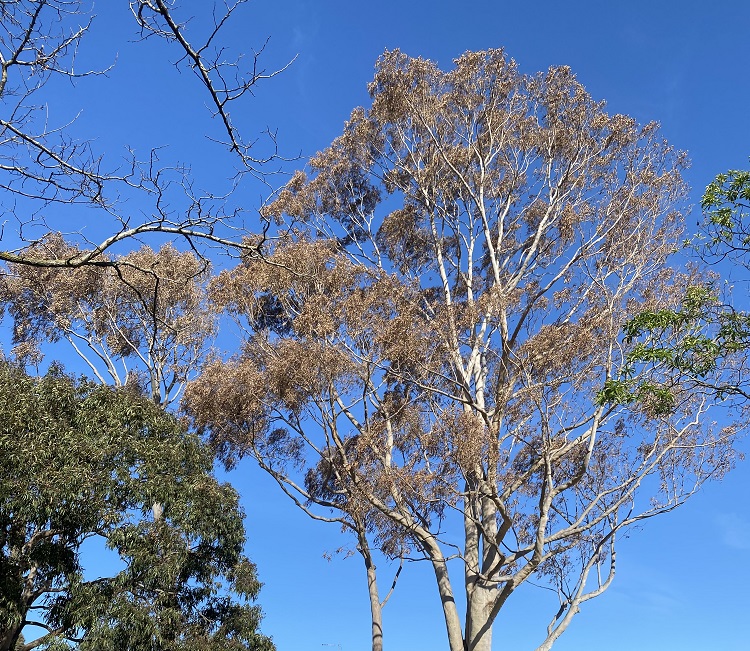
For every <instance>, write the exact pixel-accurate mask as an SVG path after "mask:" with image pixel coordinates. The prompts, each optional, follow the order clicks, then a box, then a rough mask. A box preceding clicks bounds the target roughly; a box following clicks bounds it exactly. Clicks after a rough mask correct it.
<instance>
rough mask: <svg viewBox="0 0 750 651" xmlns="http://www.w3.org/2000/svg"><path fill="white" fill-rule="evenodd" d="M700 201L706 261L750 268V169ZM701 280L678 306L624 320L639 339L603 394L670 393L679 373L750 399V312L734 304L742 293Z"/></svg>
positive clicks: (722, 181) (623, 398)
mask: <svg viewBox="0 0 750 651" xmlns="http://www.w3.org/2000/svg"><path fill="white" fill-rule="evenodd" d="M701 206H702V208H703V213H704V223H703V233H702V234H701V236H700V237H699V238H698V240H697V245H698V249H697V251H698V254H699V255H700V257H701V258H702V260H703V261H704V262H706V263H709V264H713V265H715V271H716V272H727V271H728V272H729V273H731V274H734V272H735V271H736V270H737V269H738V268H739V269H742V268H744V269H746V270H750V223H748V220H749V218H750V171H742V170H729V171H727V172H725V173H722V174H718V175H717V176H716V178H715V179H714V180H713V181H712V182H711V183H710V184H709V185H708V187H707V188H706V191H705V192H704V194H703V199H702V201H701ZM727 265H731V266H727ZM695 280H696V282H695V284H693V285H691V286H689V287H688V288H687V290H686V292H685V296H684V299H683V301H682V304H681V305H680V306H678V307H677V308H674V309H661V310H646V311H644V312H642V313H640V314H638V315H637V316H635V317H634V318H633V319H631V320H630V321H629V322H628V323H627V324H625V326H624V333H625V337H626V340H627V342H628V343H634V344H635V345H634V346H633V347H632V349H631V350H630V351H629V353H628V357H627V363H626V364H625V365H624V367H623V369H622V372H621V373H620V375H619V376H618V377H617V378H613V379H612V380H610V381H609V382H608V383H607V385H606V386H605V388H604V390H603V391H602V392H601V393H600V399H601V400H604V401H606V400H613V401H615V402H620V403H624V402H631V401H634V400H636V399H637V398H639V397H643V396H644V395H645V394H651V395H656V394H661V395H666V394H668V392H669V388H668V387H669V384H670V383H674V382H676V381H678V379H679V380H680V381H684V380H687V381H689V382H691V383H692V384H693V386H694V387H695V388H696V389H699V390H703V391H705V390H708V391H711V392H714V393H715V395H716V396H717V397H718V398H719V399H721V400H727V399H730V398H733V397H734V398H739V399H740V400H746V399H748V398H750V386H749V385H748V380H747V378H748V372H749V371H750V369H749V368H748V360H747V351H748V350H750V313H748V312H747V311H746V310H742V309H738V308H737V306H736V304H735V305H733V304H732V303H733V302H734V301H736V300H737V298H738V297H737V296H731V295H729V296H726V295H723V294H722V292H720V291H718V289H717V287H716V284H715V283H712V282H706V281H705V280H702V279H700V278H696V279H695ZM730 291H731V288H730ZM644 368H650V370H651V371H652V372H654V373H656V372H663V371H666V372H667V378H668V379H664V378H662V381H661V382H660V383H655V382H653V381H651V380H645V381H644V380H643V379H642V378H641V379H640V380H638V381H636V380H635V379H634V377H635V374H636V373H637V370H638V369H641V370H642V369H644ZM665 408H668V405H666V404H665Z"/></svg>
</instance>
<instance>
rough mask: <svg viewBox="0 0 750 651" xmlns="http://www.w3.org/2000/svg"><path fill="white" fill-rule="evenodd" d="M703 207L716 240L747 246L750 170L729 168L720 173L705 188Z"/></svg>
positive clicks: (748, 240)
mask: <svg viewBox="0 0 750 651" xmlns="http://www.w3.org/2000/svg"><path fill="white" fill-rule="evenodd" d="M701 207H702V208H703V212H704V214H705V216H706V219H707V226H708V227H709V228H711V230H712V231H713V240H712V241H713V242H714V243H717V242H725V243H728V244H730V245H740V246H746V245H748V244H750V238H749V237H748V234H747V233H746V231H745V229H746V228H747V226H746V224H745V223H744V220H745V217H746V211H747V210H748V208H750V171H743V170H729V171H728V172H726V173H724V174H719V175H717V177H716V178H715V179H714V181H713V182H712V183H711V184H710V185H709V186H708V187H707V188H706V191H705V193H704V194H703V199H702V201H701Z"/></svg>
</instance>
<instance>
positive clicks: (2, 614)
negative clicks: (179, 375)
mask: <svg viewBox="0 0 750 651" xmlns="http://www.w3.org/2000/svg"><path fill="white" fill-rule="evenodd" d="M211 470H212V461H211V456H210V455H209V454H208V453H207V452H206V450H205V449H204V446H203V445H202V444H201V443H200V441H199V440H198V439H197V438H196V437H195V436H193V435H191V434H189V433H187V432H186V431H185V429H184V427H183V426H182V425H181V423H180V422H179V421H178V420H177V419H176V418H175V417H173V416H172V415H170V414H167V413H166V412H164V411H163V410H162V409H160V408H159V407H157V406H156V405H155V404H153V403H152V402H151V401H149V400H148V399H146V398H144V397H143V396H141V395H139V394H138V393H137V392H133V391H130V390H127V389H112V388H110V387H105V386H95V385H93V384H91V383H88V382H85V381H81V380H74V379H72V378H71V377H69V376H67V375H65V374H64V373H63V372H62V370H61V369H59V368H53V369H51V370H50V371H49V373H48V374H47V375H46V376H44V377H41V378H34V377H30V376H29V375H27V374H26V373H25V372H24V371H23V370H21V369H20V368H18V367H15V366H13V365H12V364H10V363H8V362H5V361H2V362H0V477H2V481H0V650H2V651H5V650H7V649H13V648H14V646H15V645H16V643H17V642H18V640H19V639H20V638H19V636H20V633H21V631H22V630H24V627H28V626H29V625H30V624H32V623H36V624H37V625H39V626H41V627H43V628H44V629H46V630H47V634H46V635H44V636H43V637H42V638H40V637H39V633H38V632H37V633H36V634H32V633H34V631H35V629H29V628H26V629H25V637H26V640H27V641H26V642H25V644H23V645H22V646H20V647H19V648H21V649H24V650H28V649H32V648H35V647H39V648H70V644H71V643H72V644H74V645H76V648H79V649H81V650H82V651H83V650H93V649H97V651H105V650H109V649H111V650H113V651H114V650H117V651H127V650H132V651H136V650H141V649H144V650H145V649H148V650H149V651H156V650H162V649H164V650H167V649H169V650H177V649H188V648H190V649H197V648H200V649H209V650H219V649H227V650H229V649H258V650H261V649H263V650H266V649H273V644H272V643H271V641H270V640H269V639H268V638H266V637H264V636H262V635H261V634H259V633H258V631H257V627H258V624H259V621H260V618H261V612H260V609H259V607H258V606H254V605H251V604H249V603H248V601H249V600H252V599H254V598H255V596H256V595H257V593H258V590H259V588H260V583H259V582H258V580H257V578H256V575H255V567H254V566H253V565H252V563H250V562H249V561H248V560H247V559H246V558H245V557H244V556H243V555H242V547H243V544H244V541H245V535H244V529H243V523H242V512H241V509H240V507H239V505H238V498H237V494H236V492H235V491H234V489H233V488H231V487H230V486H229V485H228V484H221V483H219V482H218V481H217V480H216V479H215V478H214V477H213V476H212V474H211ZM90 539H99V540H101V541H103V542H104V543H106V546H107V547H108V548H109V549H110V550H113V552H114V553H113V554H110V555H103V554H99V558H98V559H96V561H97V562H96V563H92V560H93V556H96V553H94V554H91V552H90V550H91V549H93V548H94V547H93V546H92V545H93V544H94V543H92V542H87V541H90ZM100 549H101V547H100ZM115 554H116V555H117V556H119V562H118V561H117V557H116V556H115ZM105 556H106V558H105ZM37 630H38V629H37ZM41 632H42V633H44V631H41ZM35 638H36V639H35Z"/></svg>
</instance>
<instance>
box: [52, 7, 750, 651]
mask: <svg viewBox="0 0 750 651" xmlns="http://www.w3.org/2000/svg"><path fill="white" fill-rule="evenodd" d="M182 4H183V5H184V8H183V11H184V12H185V13H198V12H200V10H201V8H202V7H203V6H204V5H205V4H207V0H192V1H187V0H186V1H185V2H183V3H182ZM98 5H99V6H98V7H97V11H98V13H99V14H100V15H99V19H98V20H97V21H96V22H95V24H94V27H93V32H92V35H91V38H90V39H89V40H87V41H86V44H85V47H84V48H83V50H82V52H81V62H82V64H85V63H87V62H94V61H96V60H100V61H104V62H105V63H109V62H112V61H113V60H115V57H117V62H116V67H115V68H114V69H113V71H112V72H111V73H110V75H109V77H108V78H106V79H94V80H89V81H87V82H83V83H80V84H79V85H78V86H77V87H76V88H72V87H70V86H69V85H60V86H59V88H58V89H57V90H56V93H58V97H57V98H56V104H55V107H56V111H57V113H56V114H55V113H53V116H54V117H56V118H58V120H57V121H62V120H63V119H64V118H65V117H66V116H68V117H70V116H72V115H74V114H76V113H77V112H78V111H79V110H81V109H83V111H84V112H83V114H82V115H81V118H80V120H79V122H78V123H77V125H76V127H75V128H76V129H78V130H80V133H81V134H87V135H88V136H93V137H95V138H96V141H95V148H96V149H98V150H99V151H103V152H105V153H106V155H107V156H110V157H112V159H113V160H115V159H116V158H117V156H119V155H120V152H121V151H122V147H123V145H125V144H128V145H131V146H133V147H135V148H137V149H138V150H139V151H140V152H141V154H144V153H146V151H147V149H146V148H147V147H148V146H151V145H161V144H164V145H168V146H169V148H168V149H167V150H166V151H165V154H164V156H165V157H174V158H176V159H180V160H183V161H186V162H189V163H190V164H191V165H192V167H193V170H194V173H195V176H196V178H197V181H198V184H199V185H201V184H202V185H204V186H212V187H213V184H218V186H222V185H225V184H224V182H223V179H225V178H226V177H228V176H229V175H230V174H231V173H232V168H231V160H230V159H229V158H227V157H225V156H224V155H223V154H221V152H220V150H219V149H217V148H216V147H215V146H214V145H212V144H211V143H209V142H208V141H206V140H205V139H204V138H203V133H204V132H205V124H206V117H207V109H206V107H205V105H204V101H203V100H202V99H201V100H200V101H194V100H192V101H191V100H190V99H189V93H190V92H191V90H195V84H194V83H193V82H194V80H193V79H192V78H191V77H190V75H189V74H186V73H185V72H183V73H182V74H179V73H178V72H177V71H176V70H175V69H174V68H173V67H172V66H170V64H169V63H168V61H167V60H165V58H164V55H165V51H164V49H163V48H161V47H157V45H156V44H153V45H148V44H147V45H146V46H144V47H140V48H134V47H133V45H132V43H128V39H129V38H133V36H134V32H133V31H132V27H133V26H132V22H129V20H130V19H129V15H128V14H127V9H126V6H127V3H126V2H124V0H117V1H116V2H113V1H112V0H107V1H106V2H105V1H104V0H100V2H99V3H98ZM191 6H192V7H194V8H195V11H191ZM237 19H238V20H237V21H236V22H235V24H234V25H233V27H232V30H231V31H230V32H229V33H228V34H227V37H228V41H229V44H230V45H231V46H232V47H233V48H234V49H235V51H243V50H244V51H248V52H249V51H251V49H252V48H253V47H255V48H257V47H259V46H260V45H261V44H262V42H263V41H264V40H265V38H266V37H270V41H269V43H268V46H267V49H266V53H265V55H264V57H263V58H262V59H261V62H262V63H265V64H266V65H267V66H268V68H269V69H271V68H273V67H279V66H282V65H284V64H285V63H286V62H287V61H288V60H290V59H291V58H292V57H294V56H297V59H296V61H295V62H294V63H293V65H292V66H291V67H290V68H289V70H287V71H286V72H285V73H284V74H283V75H280V76H279V77H277V78H275V79H273V80H270V81H268V82H267V83H265V84H263V85H262V86H259V87H258V89H257V93H256V96H255V97H254V98H252V99H251V100H250V101H247V102H244V103H243V104H241V105H240V106H238V107H237V108H235V113H234V117H235V120H236V122H237V123H238V124H239V125H240V126H241V127H242V128H243V130H244V131H245V133H246V134H252V133H255V132H259V131H261V130H263V129H264V128H266V127H269V128H271V129H277V130H278V140H279V144H280V146H281V149H282V152H284V153H286V154H287V155H290V156H293V155H296V154H298V153H301V154H302V155H303V156H307V155H310V154H313V153H315V152H316V151H317V150H319V149H322V148H323V147H325V146H326V145H327V144H329V143H330V141H331V140H332V139H333V138H334V137H335V136H336V135H338V134H339V133H340V131H341V127H342V125H343V122H344V120H345V119H346V118H347V117H348V115H349V113H350V111H351V110H352V108H354V107H355V106H357V105H360V104H364V103H366V102H367V93H366V85H367V83H368V81H369V80H370V79H371V76H372V71H373V65H374V63H375V60H376V59H377V57H378V55H379V54H381V53H382V52H383V50H384V49H386V48H389V49H392V48H400V49H402V50H403V51H404V52H406V53H407V54H410V55H413V56H424V57H428V58H431V59H434V60H436V61H437V62H438V63H439V64H440V65H441V66H443V67H449V66H450V65H451V60H452V59H453V58H454V57H456V56H458V55H460V54H461V53H463V52H464V51H466V50H479V49H484V48H489V47H504V48H505V49H506V50H507V52H508V53H509V55H510V56H512V57H513V58H515V59H516V61H517V62H518V63H519V65H520V67H521V70H523V71H524V72H529V73H531V72H535V71H540V70H545V69H546V68H548V67H549V66H551V65H557V64H565V65H570V66H571V67H572V69H573V71H574V72H575V73H576V74H577V76H578V78H579V79H580V81H581V82H582V83H583V84H584V85H585V87H586V88H587V89H588V91H589V92H590V93H591V94H592V95H593V96H594V98H596V99H605V100H607V102H608V106H609V109H610V110H611V111H612V112H619V113H627V114H631V115H633V116H635V117H636V118H637V119H639V120H640V121H643V122H646V121H651V120H657V121H659V122H660V123H661V124H662V129H663V134H664V136H665V137H666V138H668V139H669V140H670V141H671V142H672V143H673V144H674V145H675V146H676V147H678V148H680V149H685V150H687V151H688V152H689V155H690V158H691V160H692V168H691V169H690V170H689V171H688V174H687V177H688V180H689V182H690V184H691V185H692V186H693V188H694V190H693V195H692V200H693V203H695V204H697V203H698V202H699V199H700V194H701V191H702V189H703V188H704V187H705V185H706V184H707V183H708V182H709V181H710V180H711V179H712V178H713V176H714V175H715V174H716V173H718V172H720V171H722V170H726V169H728V168H746V167H747V166H748V165H749V164H750V163H748V156H750V118H748V109H749V108H750V84H749V83H748V66H749V65H750V39H748V27H749V26H750V3H748V2H746V0H732V1H729V0H716V1H715V2H713V3H707V2H704V1H701V2H699V1H697V0H650V1H648V2H646V1H645V0H631V1H630V2H616V3H615V2H606V1H604V2H602V1H601V0H599V1H594V0H585V1H583V0H582V1H576V0H572V1H570V2H560V1H559V0H539V1H537V2H533V3H532V2H519V1H516V2H504V1H502V0H495V1H490V0H482V1H472V0H467V1H466V2H448V1H446V0H434V1H426V0H413V1H410V0H400V1H398V2H396V1H394V0H381V1H380V2H378V3H364V2H362V3H360V2H355V1H353V0H348V1H346V2H345V1H343V0H306V1H303V0H275V1H273V2H272V1H270V0H254V1H253V2H251V3H250V4H249V5H248V6H247V7H246V8H245V9H244V10H243V12H241V13H239V14H238V15H237ZM196 20H198V19H196ZM195 27H196V29H197V28H199V27H200V25H199V24H196V25H195ZM167 56H168V53H167ZM215 135H218V131H216V132H215ZM263 192H264V191H263V189H262V188H261V187H260V186H257V187H256V186H254V185H253V184H252V183H245V184H244V185H243V186H242V189H241V191H240V193H239V194H238V195H237V197H236V198H237V201H238V203H242V204H243V205H245V206H246V207H247V208H248V209H249V211H250V212H249V218H248V223H250V224H251V223H252V208H253V207H255V206H257V202H258V198H259V197H260V196H261V195H262V194H263ZM133 208H134V210H136V209H137V206H135V205H134V206H133ZM698 219H699V213H698V211H697V210H696V211H694V212H693V214H692V215H691V217H690V224H689V228H691V229H692V228H694V227H695V224H696V222H697V221H698ZM89 227H90V228H91V229H95V228H96V225H95V224H91V225H89ZM737 298H738V299H744V297H742V296H738V297H737ZM229 477H230V479H231V481H232V482H233V483H234V484H235V485H236V486H237V487H238V488H239V490H240V491H241V493H242V495H243V502H244V505H245V508H246V510H247V514H248V519H247V525H248V530H249V536H250V542H249V547H248V551H249V553H250V555H251V557H252V558H253V560H255V561H256V562H257V564H258V566H259V571H260V576H261V578H262V580H263V581H264V582H265V583H266V586H265V587H264V589H263V592H262V594H261V603H262V606H263V608H264V610H265V611H266V619H265V622H264V625H263V629H264V631H265V632H266V633H267V634H270V635H272V636H273V637H274V640H275V641H276V644H277V646H278V648H279V649H280V651H308V650H309V651H321V649H323V648H337V647H336V645H341V649H342V650H344V651H359V650H363V651H364V650H366V649H367V648H368V644H369V615H368V605H367V604H368V602H367V590H366V584H365V581H364V579H365V577H364V569H363V567H362V564H361V561H360V559H359V557H358V556H356V555H355V556H353V557H352V558H348V559H344V558H343V557H334V559H333V560H331V561H327V560H325V559H324V553H327V552H334V551H335V550H336V549H337V548H338V547H339V546H341V545H342V544H344V543H345V542H348V541H347V540H345V539H344V538H342V536H341V534H340V533H339V530H338V529H337V528H336V527H335V526H330V525H325V524H320V523H313V522H310V521H308V519H307V518H306V517H305V516H304V515H303V514H301V513H299V512H297V511H296V510H295V508H294V507H293V506H292V505H291V504H290V503H288V502H287V501H286V500H284V499H282V496H281V495H279V494H278V491H277V489H276V487H275V485H272V483H271V482H270V481H269V480H268V479H267V478H266V477H263V476H261V475H260V473H259V471H257V470H256V469H255V468H254V467H253V465H252V463H251V462H250V461H246V462H243V463H241V464H240V466H239V468H238V469H237V470H236V471H234V472H233V473H232V474H231V475H230V476H229ZM749 495H750V466H748V465H747V464H745V465H740V467H739V468H738V469H737V470H736V471H735V472H734V474H733V475H731V476H730V477H729V478H727V479H726V480H725V481H724V482H723V483H722V484H715V485H711V486H709V487H708V488H707V489H705V490H704V491H703V492H702V493H701V494H700V495H698V496H697V497H696V498H694V499H693V500H692V502H691V503H689V504H688V505H687V506H685V507H683V508H682V509H681V510H679V511H678V512H676V513H674V514H670V515H667V516H664V517H661V518H659V519H656V520H653V521H651V522H647V523H646V524H645V526H644V527H643V529H642V530H641V531H637V532H634V533H633V535H632V537H631V538H630V539H628V540H626V541H624V542H623V544H622V546H621V549H620V553H619V569H618V576H617V578H616V580H615V583H614V585H613V587H612V588H611V589H610V591H609V592H608V593H606V594H605V595H604V596H602V597H600V598H599V599H597V600H595V601H593V602H589V603H588V604H586V605H585V606H584V608H583V611H582V613H581V614H580V615H578V616H577V618H576V620H575V621H574V623H573V624H572V626H571V627H570V629H569V630H568V632H567V633H565V634H564V636H563V637H562V638H561V640H560V641H559V642H558V644H557V645H556V647H555V648H556V649H558V650H559V651H595V650H597V651H598V650H600V649H607V650H608V651H626V650H627V651H631V650H632V649H635V648H637V649H639V651H665V650H666V651H669V650H671V649H679V650H680V651H704V650H707V649H717V650H721V651H740V650H746V649H748V648H750V640H749V639H748V638H749V637H750V636H749V635H748V633H747V627H746V617H747V615H746V612H747V609H748V606H750V600H748V598H747V586H748V585H750V564H748V562H747V558H748V553H749V552H750V507H748V496H749ZM380 569H381V570H382V571H383V575H384V579H385V575H387V573H388V572H387V570H386V566H385V564H382V565H381V568H380ZM433 583H434V582H433V579H432V577H431V574H430V571H429V568H428V567H427V566H426V565H411V566H407V567H406V569H405V571H404V575H403V578H402V580H401V583H400V585H399V586H398V588H397V590H396V593H395V595H394V596H393V598H392V600H391V601H390V602H389V604H388V605H387V606H386V609H385V643H386V648H387V649H388V650H389V651H421V650H423V649H424V650H425V651H427V650H432V649H443V648H446V647H447V644H446V641H445V632H444V625H443V621H442V617H441V612H440V604H439V600H438V598H437V594H436V591H435V587H434V585H433ZM550 598H551V597H550V596H549V594H548V593H546V592H544V591H543V590H540V589H534V588H531V587H529V589H527V590H523V591H521V593H519V594H518V595H517V597H516V598H515V599H513V600H512V603H510V604H509V606H508V608H507V609H506V610H504V611H503V613H502V615H501V617H500V619H499V620H498V622H497V624H496V627H495V631H496V632H495V643H494V648H495V649H497V651H505V650H506V649H508V650H510V649H512V650H513V651H522V650H524V649H534V648H535V646H536V644H538V643H539V642H540V641H541V639H543V635H542V631H543V629H544V627H545V626H546V623H547V620H548V618H549V612H550V609H551V607H552V603H553V601H550ZM552 599H554V597H552ZM540 606H543V610H540ZM324 644H327V645H333V647H330V646H329V647H323V646H321V645H324Z"/></svg>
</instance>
